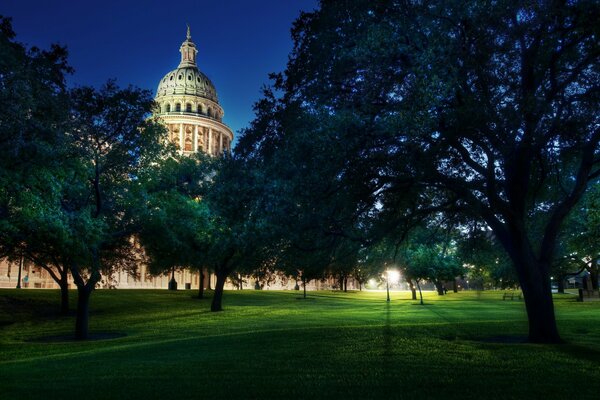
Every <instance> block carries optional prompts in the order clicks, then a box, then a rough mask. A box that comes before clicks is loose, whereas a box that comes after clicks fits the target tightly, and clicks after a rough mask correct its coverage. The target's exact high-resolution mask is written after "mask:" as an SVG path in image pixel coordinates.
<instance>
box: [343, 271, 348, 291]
mask: <svg viewBox="0 0 600 400" xmlns="http://www.w3.org/2000/svg"><path fill="white" fill-rule="evenodd" d="M347 292H348V276H346V275H344V293H347Z"/></svg>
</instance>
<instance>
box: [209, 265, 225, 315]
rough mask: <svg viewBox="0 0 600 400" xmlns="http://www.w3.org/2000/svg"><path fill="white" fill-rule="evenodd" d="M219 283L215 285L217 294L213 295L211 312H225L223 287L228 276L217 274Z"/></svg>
mask: <svg viewBox="0 0 600 400" xmlns="http://www.w3.org/2000/svg"><path fill="white" fill-rule="evenodd" d="M216 275H217V283H216V284H215V293H214V295H213V299H212V303H211V305H210V311H223V305H222V300H223V287H224V286H225V281H226V280H227V274H225V273H217V274H216Z"/></svg>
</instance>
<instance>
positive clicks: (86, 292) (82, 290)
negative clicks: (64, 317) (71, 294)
mask: <svg viewBox="0 0 600 400" xmlns="http://www.w3.org/2000/svg"><path fill="white" fill-rule="evenodd" d="M91 294H92V289H90V288H89V286H88V285H84V286H81V287H79V286H78V287H77V317H76V319H75V339H77V340H85V339H87V338H88V333H89V317H90V295H91Z"/></svg>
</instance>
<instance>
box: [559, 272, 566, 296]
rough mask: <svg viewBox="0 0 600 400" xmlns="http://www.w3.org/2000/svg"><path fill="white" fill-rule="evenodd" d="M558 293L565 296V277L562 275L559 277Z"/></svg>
mask: <svg viewBox="0 0 600 400" xmlns="http://www.w3.org/2000/svg"><path fill="white" fill-rule="evenodd" d="M557 283H558V293H561V294H565V277H564V275H560V276H559V277H558V282H557Z"/></svg>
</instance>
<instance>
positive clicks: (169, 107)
mask: <svg viewBox="0 0 600 400" xmlns="http://www.w3.org/2000/svg"><path fill="white" fill-rule="evenodd" d="M165 112H171V105H170V104H168V103H167V105H166V106H165Z"/></svg>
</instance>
